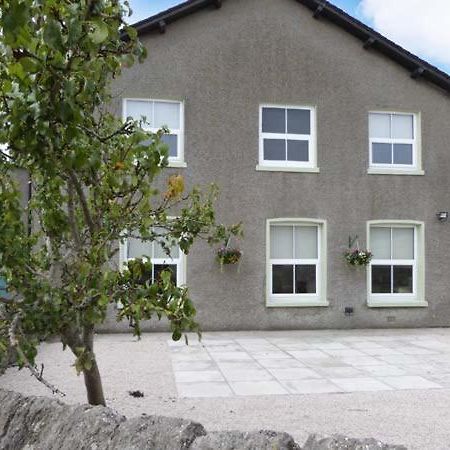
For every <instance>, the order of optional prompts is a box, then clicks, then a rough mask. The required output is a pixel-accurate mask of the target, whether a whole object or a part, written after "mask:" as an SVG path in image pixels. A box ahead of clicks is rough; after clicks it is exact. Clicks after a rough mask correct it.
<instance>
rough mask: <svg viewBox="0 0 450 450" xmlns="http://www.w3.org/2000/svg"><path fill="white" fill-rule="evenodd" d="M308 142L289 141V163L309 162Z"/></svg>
mask: <svg viewBox="0 0 450 450" xmlns="http://www.w3.org/2000/svg"><path fill="white" fill-rule="evenodd" d="M308 147H309V142H308V141H287V160H288V161H306V162H308V161H309V151H308Z"/></svg>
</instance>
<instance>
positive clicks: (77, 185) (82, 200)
mask: <svg viewBox="0 0 450 450" xmlns="http://www.w3.org/2000/svg"><path fill="white" fill-rule="evenodd" d="M69 178H70V180H71V181H72V183H73V186H74V188H75V191H76V193H77V195H78V198H79V200H80V203H81V209H82V210H83V215H84V218H85V220H86V223H87V226H88V228H89V232H90V233H91V236H93V235H94V232H95V224H94V221H93V220H92V217H91V212H90V211H89V206H88V204H87V200H86V196H85V194H84V192H83V188H82V186H81V184H80V182H79V181H78V178H77V176H76V175H75V172H74V171H73V170H72V169H69Z"/></svg>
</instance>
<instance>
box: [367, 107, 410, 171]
mask: <svg viewBox="0 0 450 450" xmlns="http://www.w3.org/2000/svg"><path fill="white" fill-rule="evenodd" d="M369 142H370V167H372V168H379V169H383V168H384V169H397V170H411V169H419V157H418V126H417V117H416V115H415V114H404V113H385V112H371V113H369Z"/></svg>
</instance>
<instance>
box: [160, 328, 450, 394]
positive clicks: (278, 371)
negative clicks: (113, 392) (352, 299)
mask: <svg viewBox="0 0 450 450" xmlns="http://www.w3.org/2000/svg"><path fill="white" fill-rule="evenodd" d="M168 344H169V347H170V350H171V359H172V365H173V369H174V373H175V380H176V385H177V390H178V394H179V396H180V397H186V398H187V397H230V396H235V395H239V396H241V395H244V396H249V395H283V394H284V395H286V394H325V393H339V392H342V393H344V392H358V391H363V392H364V391H366V392H373V391H391V390H403V389H421V390H426V389H442V388H444V387H449V386H450V341H449V340H448V337H447V336H445V337H443V336H437V335H435V334H432V333H431V334H429V335H427V334H421V335H420V336H418V335H417V334H416V333H414V332H413V333H411V332H410V333H408V331H403V332H402V333H399V332H398V331H395V330H394V331H386V332H382V333H381V334H380V332H372V334H370V333H369V334H368V333H367V331H365V332H358V331H352V332H347V333H345V332H340V333H337V332H335V333H333V332H328V333H326V332H316V333H314V332H303V333H301V332H288V333H282V332H272V333H270V332H268V333H265V337H255V335H254V334H248V335H246V334H245V333H238V334H233V333H227V334H222V335H220V334H219V335H217V334H213V335H208V334H206V336H205V338H204V339H203V340H202V341H201V342H199V341H198V339H196V338H191V340H190V345H189V346H186V345H185V344H184V341H183V342H178V343H175V342H172V341H169V342H168Z"/></svg>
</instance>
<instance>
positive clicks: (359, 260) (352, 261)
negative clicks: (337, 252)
mask: <svg viewBox="0 0 450 450" xmlns="http://www.w3.org/2000/svg"><path fill="white" fill-rule="evenodd" d="M355 244H356V247H355ZM344 257H345V260H346V261H347V263H348V264H349V265H351V266H367V265H368V264H369V263H370V261H371V260H372V253H371V252H370V251H369V250H364V249H361V248H360V247H359V242H358V236H356V237H355V238H353V239H352V238H351V237H350V236H349V238H348V250H346V251H345V253H344Z"/></svg>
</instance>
